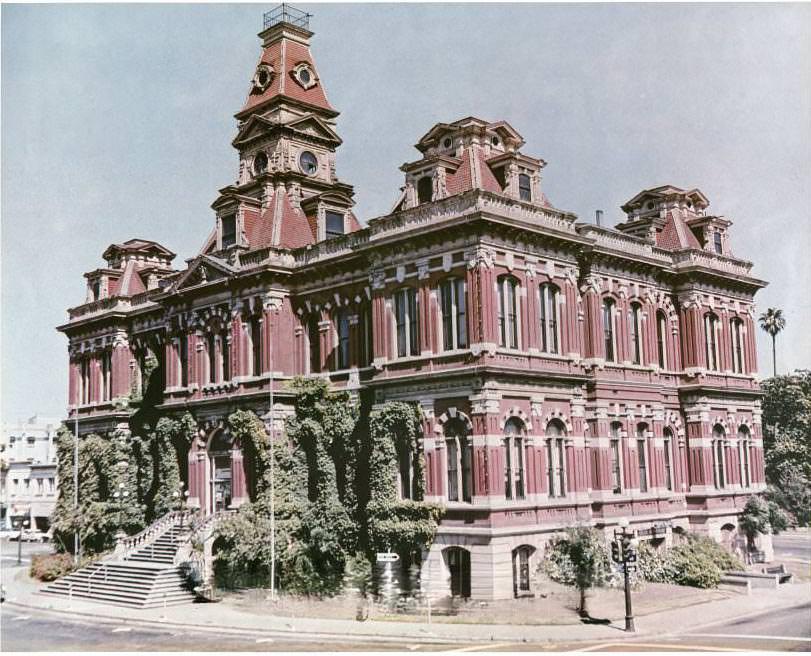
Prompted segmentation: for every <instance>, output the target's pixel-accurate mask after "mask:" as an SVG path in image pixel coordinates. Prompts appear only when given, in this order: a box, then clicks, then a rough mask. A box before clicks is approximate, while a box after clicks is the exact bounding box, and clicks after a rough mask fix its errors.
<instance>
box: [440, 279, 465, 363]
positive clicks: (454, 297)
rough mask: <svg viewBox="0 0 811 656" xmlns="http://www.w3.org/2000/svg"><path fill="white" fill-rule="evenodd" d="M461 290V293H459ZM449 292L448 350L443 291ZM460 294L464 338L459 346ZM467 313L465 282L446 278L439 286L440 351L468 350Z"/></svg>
mask: <svg viewBox="0 0 811 656" xmlns="http://www.w3.org/2000/svg"><path fill="white" fill-rule="evenodd" d="M460 289H461V292H460ZM446 290H449V291H450V295H451V298H450V306H451V307H450V313H451V316H450V324H451V335H450V348H448V347H447V346H446V338H447V337H448V335H447V334H446V329H445V322H446V319H447V318H448V317H446V316H445V291H446ZM460 293H461V294H462V297H463V299H464V306H465V312H464V318H465V323H464V326H463V330H464V337H465V343H464V344H460V340H459V328H460V324H459V295H460ZM467 313H468V304H467V281H466V280H465V279H464V278H446V279H445V280H443V281H442V282H441V283H440V284H439V314H440V317H441V320H440V328H441V333H442V350H443V351H455V350H458V349H465V348H468V345H469V344H470V338H469V335H468V330H467Z"/></svg>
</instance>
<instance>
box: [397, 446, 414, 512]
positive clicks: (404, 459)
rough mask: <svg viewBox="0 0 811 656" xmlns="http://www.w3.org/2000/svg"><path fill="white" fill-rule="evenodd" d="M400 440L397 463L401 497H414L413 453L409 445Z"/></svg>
mask: <svg viewBox="0 0 811 656" xmlns="http://www.w3.org/2000/svg"><path fill="white" fill-rule="evenodd" d="M402 442H403V441H402V440H398V447H397V465H398V478H399V479H400V498H401V499H413V498H414V485H413V478H414V467H413V454H412V453H411V449H409V448H408V446H407V445H405V444H403V443H402Z"/></svg>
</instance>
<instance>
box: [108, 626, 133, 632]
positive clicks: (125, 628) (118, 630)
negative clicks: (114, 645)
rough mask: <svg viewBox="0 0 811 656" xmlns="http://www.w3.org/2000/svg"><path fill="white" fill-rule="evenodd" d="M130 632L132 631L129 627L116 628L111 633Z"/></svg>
mask: <svg viewBox="0 0 811 656" xmlns="http://www.w3.org/2000/svg"><path fill="white" fill-rule="evenodd" d="M130 631H132V627H131V626H117V627H116V628H114V629H113V631H112V632H113V633H129V632H130Z"/></svg>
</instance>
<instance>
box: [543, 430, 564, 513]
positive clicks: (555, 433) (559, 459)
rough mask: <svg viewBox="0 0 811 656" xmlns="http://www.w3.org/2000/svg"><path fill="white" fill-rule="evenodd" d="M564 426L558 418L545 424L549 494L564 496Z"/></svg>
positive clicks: (551, 495)
mask: <svg viewBox="0 0 811 656" xmlns="http://www.w3.org/2000/svg"><path fill="white" fill-rule="evenodd" d="M565 436H566V427H565V426H564V425H563V422H561V421H560V420H559V419H553V420H552V421H550V422H549V423H548V424H547V425H546V462H547V478H548V480H549V496H550V497H565V496H566V445H565V442H564V437H565Z"/></svg>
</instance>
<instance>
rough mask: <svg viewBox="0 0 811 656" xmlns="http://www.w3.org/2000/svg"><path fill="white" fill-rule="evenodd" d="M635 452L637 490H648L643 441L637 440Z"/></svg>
mask: <svg viewBox="0 0 811 656" xmlns="http://www.w3.org/2000/svg"><path fill="white" fill-rule="evenodd" d="M636 453H637V458H638V459H639V491H640V492H647V491H648V468H647V463H646V460H645V441H644V440H637V443H636Z"/></svg>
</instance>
